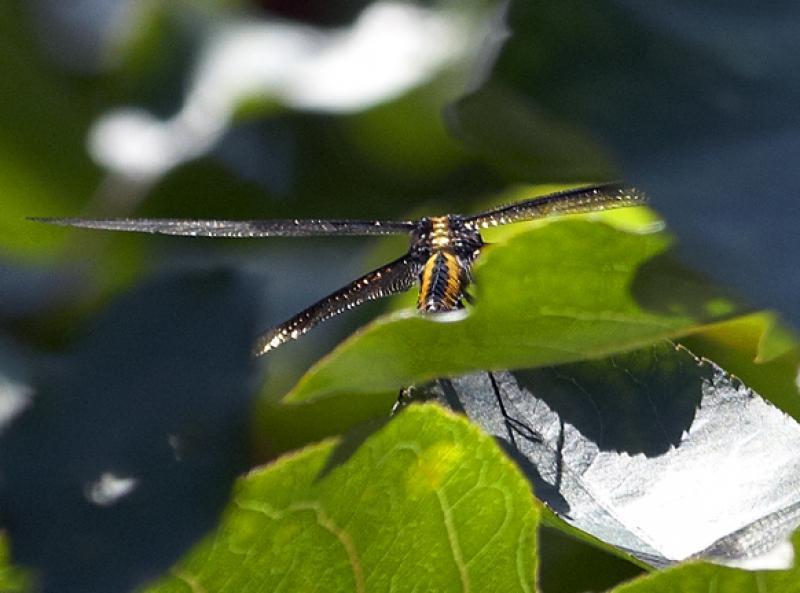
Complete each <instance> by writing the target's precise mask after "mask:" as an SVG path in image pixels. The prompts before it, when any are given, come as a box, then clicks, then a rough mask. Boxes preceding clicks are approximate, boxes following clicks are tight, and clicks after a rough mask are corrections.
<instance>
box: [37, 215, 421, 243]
mask: <svg viewBox="0 0 800 593" xmlns="http://www.w3.org/2000/svg"><path fill="white" fill-rule="evenodd" d="M31 220H35V221H38V222H46V223H49V224H56V225H60V226H71V227H81V228H89V229H101V230H106V231H129V232H136V233H153V234H159V235H185V236H190V237H229V238H239V239H245V238H253V237H312V236H326V235H327V236H330V235H350V236H359V235H361V236H365V235H397V234H403V233H408V232H409V231H411V230H412V229H413V228H414V225H415V223H414V222H411V221H382V220H374V221H372V220H313V219H312V220H302V219H287V220H184V219H178V218H174V219H173V218H109V219H91V218H32V219H31Z"/></svg>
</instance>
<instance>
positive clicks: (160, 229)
mask: <svg viewBox="0 0 800 593" xmlns="http://www.w3.org/2000/svg"><path fill="white" fill-rule="evenodd" d="M646 199H647V198H646V196H645V195H644V194H643V193H642V192H640V191H638V190H637V189H635V188H633V187H628V186H625V185H622V184H618V183H613V184H603V185H593V186H588V187H581V188H577V189H572V190H567V191H561V192H556V193H552V194H547V195H544V196H539V197H535V198H531V199H528V200H523V201H520V202H515V203H512V204H508V205H504V206H499V207H496V208H493V209H491V210H486V211H484V212H480V213H478V214H472V215H458V214H447V215H444V216H432V217H425V218H421V219H419V220H403V221H390V220H321V219H285V220H192V219H178V218H162V219H159V218H103V219H94V218H42V217H36V218H32V219H31V220H35V221H39V222H45V223H50V224H56V225H61V226H70V227H80V228H89V229H100V230H108V231H130V232H138V233H153V234H160V235H182V236H190V237H227V238H255V237H327V236H382V235H398V234H407V235H408V237H409V249H408V251H407V252H406V253H405V254H404V255H403V256H401V257H399V258H398V259H396V260H394V261H391V262H389V263H387V264H385V265H383V266H381V267H379V268H377V269H375V270H372V271H371V272H368V273H367V274H364V275H363V276H361V277H360V278H357V279H355V280H353V281H352V282H350V283H349V284H347V285H346V286H344V287H342V288H340V289H339V290H337V291H335V292H333V293H331V294H329V295H328V296H326V297H325V298H323V299H321V300H320V301H318V302H316V303H314V304H313V305H311V306H310V307H308V308H306V309H304V310H303V311H300V312H299V313H298V314H297V315H295V316H293V317H291V318H290V319H287V320H286V321H284V322H283V323H281V324H280V325H277V326H275V327H273V328H271V329H269V330H268V331H266V332H265V333H264V334H262V335H261V337H260V338H258V340H257V342H256V343H255V345H254V347H253V355H254V356H262V355H264V354H266V353H267V352H270V351H271V350H274V349H276V348H278V347H279V346H281V345H283V344H285V343H286V342H289V341H292V340H296V339H297V338H299V337H300V336H302V335H304V334H306V333H307V332H308V331H309V330H311V329H312V328H314V327H315V326H316V325H318V324H320V323H322V322H324V321H326V320H328V319H331V318H332V317H335V316H337V315H339V314H341V313H344V312H345V311H348V310H350V309H353V308H355V307H358V306H359V305H362V304H364V303H366V302H368V301H372V300H375V299H380V298H384V297H388V296H391V295H394V294H398V293H401V292H405V291H407V290H409V289H411V288H412V287H413V286H414V285H415V284H419V295H418V297H417V309H418V310H420V311H422V312H424V313H431V314H436V313H442V312H447V311H454V310H458V309H463V308H464V307H465V301H466V302H467V303H471V302H472V298H471V296H470V294H469V293H468V291H467V289H468V287H469V285H470V284H471V283H472V282H473V276H472V266H473V263H474V262H475V260H476V259H477V258H478V256H479V255H480V253H481V250H483V249H484V248H485V247H486V246H487V245H488V244H487V243H485V242H484V241H483V237H482V236H481V231H482V230H484V229H487V228H489V227H495V226H498V225H505V224H510V223H515V222H523V221H530V220H538V219H542V218H547V217H551V216H559V215H566V214H579V213H586V212H597V211H602V210H610V209H614V208H623V207H628V206H638V205H642V204H644V203H645V202H646Z"/></svg>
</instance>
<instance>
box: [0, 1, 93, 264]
mask: <svg viewBox="0 0 800 593" xmlns="http://www.w3.org/2000/svg"><path fill="white" fill-rule="evenodd" d="M29 16H30V15H29V14H28V13H27V12H26V10H25V6H24V3H21V2H3V3H2V5H0V72H2V73H3V84H2V85H0V112H1V113H2V114H3V125H2V126H0V162H2V165H0V195H2V197H3V198H2V199H3V216H2V217H0V255H3V254H5V253H13V254H15V255H28V256H33V255H41V254H43V253H48V252H49V253H52V252H53V250H54V248H56V247H58V246H59V245H60V243H59V241H58V237H57V236H56V235H54V234H53V233H51V232H50V231H49V230H48V229H46V228H43V227H41V226H36V225H30V224H25V222H24V218H25V217H26V216H36V215H40V216H41V215H47V214H54V213H58V212H63V211H64V206H63V204H65V203H69V201H72V203H81V202H82V201H84V200H85V198H86V196H89V195H90V194H91V192H92V190H93V189H94V185H95V183H96V182H97V179H98V175H97V171H96V168H95V167H94V165H93V164H92V163H91V161H90V160H89V157H88V155H87V153H86V150H85V148H84V143H85V135H86V130H87V128H88V124H89V118H90V113H91V112H90V109H89V105H88V102H87V100H86V97H85V96H82V95H81V94H80V93H79V92H77V91H76V90H75V89H74V88H70V87H69V86H68V85H67V84H65V83H64V81H63V79H60V77H58V76H57V75H56V73H55V71H54V70H53V69H52V68H50V67H49V66H47V65H46V64H45V63H44V61H43V60H42V59H41V56H40V55H39V54H38V52H37V51H36V48H35V47H34V42H33V39H32V34H31V32H30V31H29V29H28V27H27V19H28V17H29Z"/></svg>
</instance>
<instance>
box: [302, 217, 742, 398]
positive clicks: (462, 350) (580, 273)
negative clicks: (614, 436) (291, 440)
mask: <svg viewBox="0 0 800 593" xmlns="http://www.w3.org/2000/svg"><path fill="white" fill-rule="evenodd" d="M669 246H670V238H669V236H668V235H666V234H664V233H649V234H648V233H629V232H624V231H622V230H619V229H614V228H611V227H609V226H606V225H602V224H595V223H591V222H588V221H579V220H569V221H567V220H564V221H559V222H556V223H553V224H550V225H546V226H543V227H540V228H537V229H536V230H533V231H531V232H522V233H520V234H518V235H515V236H513V237H512V238H511V239H510V240H508V241H507V242H506V243H505V244H503V245H497V246H494V247H492V248H489V249H488V250H487V252H486V254H485V255H484V256H482V258H481V260H479V262H478V265H477V266H476V270H475V276H476V286H475V287H474V289H475V297H476V301H477V305H476V306H475V307H474V308H473V309H470V311H469V315H468V316H467V318H466V319H463V320H458V321H454V322H452V323H444V322H442V321H443V320H452V318H448V317H438V318H437V317H433V316H428V317H423V316H421V315H417V314H408V313H407V312H400V313H398V314H395V315H392V316H389V317H386V318H383V319H380V320H378V321H376V322H374V323H372V324H371V325H369V326H367V327H366V328H365V329H364V330H362V331H360V332H359V333H357V334H356V335H354V336H353V337H352V338H350V339H349V340H347V341H345V342H344V343H343V344H341V345H340V346H339V347H338V348H337V349H336V350H334V351H333V352H332V353H331V354H330V355H328V356H327V357H325V358H323V359H322V360H321V361H320V362H318V363H317V365H316V366H314V367H313V368H312V369H311V370H310V371H309V372H308V373H307V374H306V375H305V376H304V377H303V379H302V380H301V381H300V383H299V384H298V385H297V386H296V387H295V389H294V390H293V391H292V392H291V393H290V395H289V399H294V400H301V399H307V398H311V397H317V396H321V395H325V394H332V393H337V392H345V391H347V392H351V393H352V392H358V393H363V392H376V391H379V390H387V389H396V388H398V387H402V386H404V385H410V384H413V383H417V382H420V381H424V380H427V379H431V378H434V377H437V376H446V375H454V374H458V373H464V372H467V371H470V370H476V369H509V368H523V367H524V368H529V367H533V366H542V365H551V364H557V363H561V362H569V361H575V360H581V359H585V358H589V357H597V356H601V355H604V354H609V353H612V352H617V351H621V350H627V349H632V348H635V347H638V346H643V345H645V344H648V343H651V342H653V341H654V340H657V339H659V338H663V337H674V336H677V335H681V334H684V333H686V332H688V331H691V330H692V329H693V328H695V327H696V326H697V325H698V324H702V323H705V322H707V321H710V320H714V319H719V318H722V317H725V316H727V315H730V314H732V313H733V312H735V311H736V305H735V304H734V303H733V302H732V301H731V300H730V299H728V298H727V297H726V296H725V295H724V294H723V293H722V292H720V291H719V290H716V289H714V288H713V287H711V286H710V285H709V284H708V283H706V282H705V280H704V279H702V278H699V277H698V276H697V275H696V274H693V273H691V272H689V271H687V270H686V269H684V268H681V267H680V266H678V265H676V264H675V262H674V261H673V260H671V259H670V258H669V256H668V253H667V251H668V248H669Z"/></svg>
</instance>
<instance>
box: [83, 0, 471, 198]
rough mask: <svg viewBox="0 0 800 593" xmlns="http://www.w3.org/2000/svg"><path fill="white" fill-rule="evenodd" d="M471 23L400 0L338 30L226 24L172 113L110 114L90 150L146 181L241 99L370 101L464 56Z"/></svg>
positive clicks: (359, 105) (302, 105)
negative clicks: (165, 116) (164, 116)
mask: <svg viewBox="0 0 800 593" xmlns="http://www.w3.org/2000/svg"><path fill="white" fill-rule="evenodd" d="M472 28H473V27H472V26H471V23H470V22H469V20H468V19H467V18H465V17H464V16H463V15H461V14H460V13H456V12H451V11H446V10H433V9H428V8H422V7H418V6H415V5H413V4H409V3H405V2H396V1H395V2H390V1H380V2H375V3H374V4H371V5H369V6H368V7H367V8H365V9H364V11H363V12H362V13H361V14H360V15H359V17H358V18H357V19H356V21H355V22H354V23H353V24H352V25H351V26H349V27H345V28H341V29H327V30H324V29H318V28H314V27H309V26H302V25H297V24H291V23H286V22H278V21H261V22H253V21H247V22H237V23H231V22H226V23H223V24H221V25H219V27H218V29H217V30H216V31H215V32H213V33H212V34H211V37H210V39H209V41H208V43H207V44H206V48H205V50H204V52H203V54H202V55H201V57H200V59H199V62H198V64H197V66H196V69H195V73H194V78H193V81H192V83H191V85H190V88H189V91H188V94H187V96H186V100H185V102H184V104H183V106H182V107H181V109H180V110H179V111H178V113H176V114H175V115H174V116H173V117H171V118H170V119H167V120H163V121H162V120H158V119H156V118H155V117H154V116H153V115H151V114H150V113H148V112H145V111H143V110H141V109H137V108H121V109H118V110H116V111H112V112H110V113H107V114H105V115H103V116H102V117H101V118H100V119H99V120H97V122H96V123H95V125H94V126H93V127H92V129H91V131H90V134H89V140H88V143H89V151H90V153H91V155H92V157H93V158H94V159H95V160H96V161H97V162H98V163H100V164H101V165H102V166H104V167H106V168H107V169H109V170H110V171H111V172H112V173H117V174H119V175H122V176H123V177H125V178H127V179H131V180H133V181H139V182H142V183H146V182H148V181H152V180H155V179H157V178H158V177H160V176H161V175H162V174H164V173H165V172H166V171H168V170H170V169H171V168H173V167H174V166H176V165H178V164H180V163H181V162H184V161H186V160H189V159H192V158H194V157H197V156H199V155H201V154H203V153H205V152H206V151H208V150H209V149H210V148H211V147H212V146H213V145H214V143H215V142H216V141H217V140H218V139H219V138H220V137H221V135H222V134H223V132H224V131H225V129H226V128H227V127H228V125H229V124H230V121H231V118H232V116H233V114H234V111H235V109H236V107H237V105H238V104H239V103H240V102H241V101H242V100H243V99H248V98H253V97H262V98H265V99H274V100H276V101H279V102H281V103H282V104H284V105H288V106H289V107H293V108H296V109H306V110H315V111H325V112H353V111H358V110H362V109H367V108H369V107H371V106H373V105H376V104H378V103H381V102H383V101H387V100H389V99H392V98H393V97H396V96H398V95H400V94H402V93H403V92H405V91H407V90H409V89H410V88H413V87H415V86H417V85H419V84H422V83H424V82H425V81H427V80H430V79H431V78H433V77H434V76H435V75H436V73H437V72H439V71H440V70H441V69H442V68H443V67H445V66H447V65H448V64H450V63H453V62H454V61H456V60H457V59H459V58H463V56H464V55H465V52H466V51H467V48H468V47H469V38H470V35H471V30H472Z"/></svg>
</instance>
